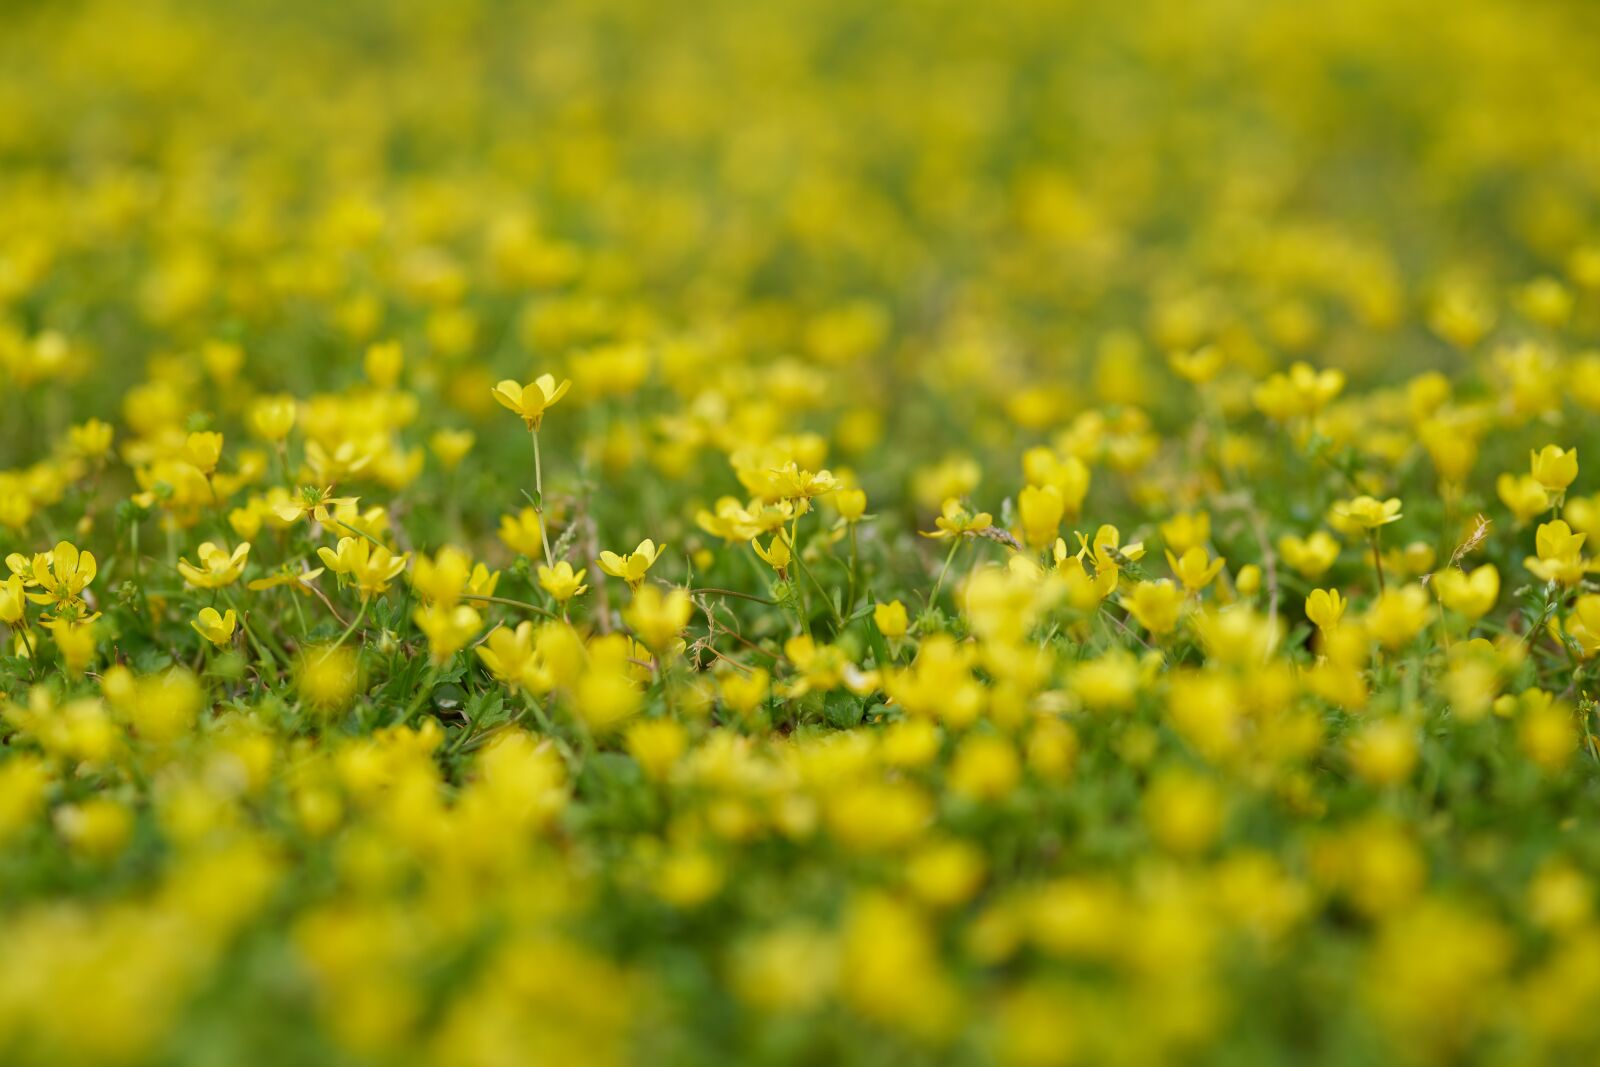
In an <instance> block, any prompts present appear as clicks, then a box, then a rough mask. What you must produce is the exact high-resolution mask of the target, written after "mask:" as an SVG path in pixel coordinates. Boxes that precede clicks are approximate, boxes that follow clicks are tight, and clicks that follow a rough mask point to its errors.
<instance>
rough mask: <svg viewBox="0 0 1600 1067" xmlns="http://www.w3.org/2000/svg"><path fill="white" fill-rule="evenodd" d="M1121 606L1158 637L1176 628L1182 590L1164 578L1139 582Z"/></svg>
mask: <svg viewBox="0 0 1600 1067" xmlns="http://www.w3.org/2000/svg"><path fill="white" fill-rule="evenodd" d="M1122 606H1123V607H1125V608H1127V609H1128V614H1129V615H1132V616H1133V617H1134V619H1135V620H1137V621H1138V623H1139V625H1140V626H1143V627H1144V628H1145V629H1146V630H1148V631H1150V633H1152V634H1155V635H1156V636H1158V637H1159V636H1160V635H1162V634H1167V633H1171V632H1172V631H1173V630H1174V629H1176V628H1177V626H1178V616H1179V614H1180V613H1181V612H1182V610H1183V591H1182V590H1181V589H1179V588H1178V587H1177V586H1175V585H1173V584H1172V583H1171V582H1169V581H1167V580H1166V579H1165V578H1163V579H1161V580H1160V581H1157V582H1140V583H1139V584H1138V585H1136V586H1134V587H1133V593H1132V595H1131V596H1129V597H1128V598H1126V599H1125V600H1123V602H1122Z"/></svg>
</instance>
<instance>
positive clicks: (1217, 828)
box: [1144, 769, 1223, 856]
mask: <svg viewBox="0 0 1600 1067" xmlns="http://www.w3.org/2000/svg"><path fill="white" fill-rule="evenodd" d="M1222 801H1223V798H1222V791H1221V790H1220V789H1218V788H1217V785H1216V783H1215V782H1213V781H1212V780H1211V779H1209V778H1205V777H1202V776H1201V775H1199V774H1196V773H1195V772H1193V771H1188V770H1178V769H1171V770H1165V771H1162V772H1160V773H1159V774H1158V775H1157V776H1156V777H1155V778H1154V779H1153V780H1152V781H1151V783H1150V786H1149V788H1148V789H1147V790H1146V791H1145V795H1144V821H1145V825H1146V826H1148V827H1149V828H1150V835H1151V836H1152V837H1154V838H1155V840H1156V843H1157V844H1159V845H1160V846H1161V847H1162V848H1164V849H1166V850H1167V851H1168V852H1175V853H1178V854H1179V855H1185V856H1191V855H1196V854H1198V853H1201V852H1204V851H1205V850H1206V849H1208V848H1210V847H1211V845H1212V843H1213V842H1215V841H1216V839H1217V836H1218V835H1219V834H1220V833H1221V832H1222V817H1223V810H1222Z"/></svg>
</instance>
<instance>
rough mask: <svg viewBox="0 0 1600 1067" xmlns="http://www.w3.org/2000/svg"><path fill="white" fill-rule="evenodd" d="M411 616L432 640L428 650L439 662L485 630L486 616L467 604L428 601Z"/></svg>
mask: <svg viewBox="0 0 1600 1067" xmlns="http://www.w3.org/2000/svg"><path fill="white" fill-rule="evenodd" d="M411 619H412V621H413V622H415V623H416V624H417V629H419V630H421V631H422V633H423V635H424V636H426V637H427V639H428V650H429V652H430V653H432V655H433V660H434V662H435V663H443V662H445V661H446V660H448V659H449V658H450V657H451V656H454V655H455V654H456V653H457V652H459V651H461V649H462V648H463V647H464V646H465V645H466V643H467V642H468V641H470V640H472V638H473V636H474V635H475V634H477V632H478V631H479V630H481V629H483V619H482V617H480V616H479V615H478V613H477V612H476V611H474V610H473V609H472V608H470V607H468V606H467V605H466V604H457V605H455V606H454V607H451V606H449V605H447V604H442V603H435V604H425V605H423V606H422V607H420V608H418V609H417V610H416V611H414V612H412V614H411Z"/></svg>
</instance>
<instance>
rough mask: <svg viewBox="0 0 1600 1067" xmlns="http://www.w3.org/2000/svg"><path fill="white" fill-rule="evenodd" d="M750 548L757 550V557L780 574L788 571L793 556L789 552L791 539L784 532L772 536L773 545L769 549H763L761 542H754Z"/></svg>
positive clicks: (780, 531)
mask: <svg viewBox="0 0 1600 1067" xmlns="http://www.w3.org/2000/svg"><path fill="white" fill-rule="evenodd" d="M750 547H751V548H753V549H755V550H756V555H758V556H760V557H761V558H762V559H764V560H766V562H767V566H769V567H771V568H772V569H773V570H775V571H778V572H779V573H780V574H781V573H783V572H784V571H786V570H788V568H789V563H790V562H791V560H792V559H793V554H792V553H791V552H790V551H789V537H788V535H787V534H785V533H784V532H783V531H782V530H779V531H778V532H777V533H775V534H773V535H772V543H771V544H770V545H769V546H768V547H767V548H762V547H761V542H760V541H756V540H752V541H751V542H750Z"/></svg>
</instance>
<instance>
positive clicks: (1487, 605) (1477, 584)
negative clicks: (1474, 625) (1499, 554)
mask: <svg viewBox="0 0 1600 1067" xmlns="http://www.w3.org/2000/svg"><path fill="white" fill-rule="evenodd" d="M1433 588H1434V592H1436V593H1437V594H1438V595H1439V603H1441V604H1443V605H1444V606H1445V607H1447V608H1449V609H1450V610H1451V611H1457V612H1460V613H1461V614H1462V615H1465V616H1466V617H1467V618H1469V619H1481V618H1483V617H1484V616H1485V615H1487V614H1489V611H1490V610H1491V609H1492V608H1493V607H1494V605H1495V601H1497V600H1498V599H1500V572H1499V571H1498V570H1496V569H1495V566H1494V564H1493V563H1485V564H1484V565H1483V566H1481V567H1478V568H1477V569H1475V570H1474V571H1473V572H1472V573H1471V574H1467V573H1466V572H1464V571H1462V570H1459V569H1457V568H1455V567H1446V568H1445V569H1444V570H1442V571H1440V572H1439V573H1438V574H1435V575H1434V576H1433Z"/></svg>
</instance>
